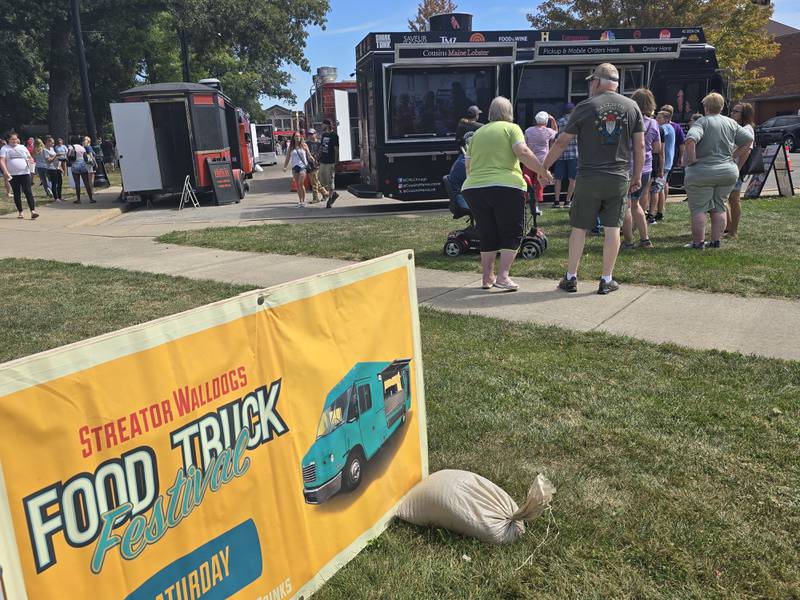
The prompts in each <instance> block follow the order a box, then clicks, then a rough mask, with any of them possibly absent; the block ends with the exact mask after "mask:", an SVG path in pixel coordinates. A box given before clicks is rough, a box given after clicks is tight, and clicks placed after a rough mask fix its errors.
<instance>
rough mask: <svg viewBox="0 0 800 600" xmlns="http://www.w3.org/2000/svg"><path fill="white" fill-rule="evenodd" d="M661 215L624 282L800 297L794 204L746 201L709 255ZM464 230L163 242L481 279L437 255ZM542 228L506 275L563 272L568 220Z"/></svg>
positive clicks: (387, 223)
mask: <svg viewBox="0 0 800 600" xmlns="http://www.w3.org/2000/svg"><path fill="white" fill-rule="evenodd" d="M667 209H668V210H667V216H666V220H665V221H663V222H662V223H660V224H658V225H654V226H653V227H652V228H651V238H652V239H653V242H654V243H655V246H656V247H655V248H654V249H652V250H631V251H621V254H620V257H619V260H618V262H617V268H616V271H615V278H616V279H618V280H619V281H620V282H623V283H642V284H649V285H662V286H669V287H680V288H689V289H698V290H706V291H709V292H728V293H732V294H739V295H744V296H751V295H763V296H777V297H787V298H800V286H798V283H797V282H798V281H800V253H798V248H800V197H795V198H792V199H782V200H746V201H744V216H743V219H742V225H741V227H740V235H739V239H738V240H735V241H730V242H724V243H723V246H724V247H723V248H722V249H721V250H714V251H712V250H709V251H705V252H698V251H690V250H687V249H685V248H684V247H683V245H684V244H685V243H687V242H689V241H691V240H690V238H689V233H688V232H689V210H688V207H687V205H686V204H685V203H678V204H669V205H668V207H667ZM462 222H463V221H454V220H453V219H452V218H450V215H449V214H448V215H442V214H439V215H429V216H421V217H418V218H399V217H381V218H358V219H341V220H334V219H325V220H320V221H312V222H303V223H300V224H292V225H259V226H255V227H245V228H239V227H232V228H212V229H204V230H197V231H181V232H173V233H169V234H167V235H164V236H162V237H161V238H160V241H162V242H169V243H175V244H186V245H193V246H206V247H214V248H223V249H226V250H250V251H255V252H275V253H279V254H305V255H310V256H322V257H330V258H343V259H352V260H364V259H368V258H374V257H376V256H381V255H383V254H387V253H389V252H393V251H395V250H399V249H401V248H413V249H414V251H415V252H416V261H417V265H418V266H420V267H429V268H432V269H447V270H453V271H472V272H477V271H479V264H478V258H477V256H475V255H467V256H462V257H459V258H447V257H445V256H443V255H442V247H443V245H444V242H445V240H446V237H447V232H448V231H450V230H451V229H456V228H458V227H461V225H460V223H462ZM540 225H541V226H542V227H543V228H544V230H545V232H546V233H547V236H548V238H549V240H550V248H549V249H548V251H547V252H546V253H545V254H544V256H543V257H542V258H540V259H538V260H534V261H523V260H518V261H517V262H516V263H515V265H514V268H513V271H512V274H513V275H519V276H528V277H548V278H552V279H554V280H555V279H558V278H560V277H561V276H562V275H563V274H564V270H565V268H566V256H567V239H568V235H569V225H568V214H567V211H565V210H547V209H545V214H544V216H543V217H542V219H541V221H540ZM601 257H602V238H596V237H590V239H589V240H588V242H587V245H586V252H585V255H584V258H583V261H582V264H581V272H580V274H581V276H582V277H583V278H591V279H595V278H597V277H599V276H600V271H601Z"/></svg>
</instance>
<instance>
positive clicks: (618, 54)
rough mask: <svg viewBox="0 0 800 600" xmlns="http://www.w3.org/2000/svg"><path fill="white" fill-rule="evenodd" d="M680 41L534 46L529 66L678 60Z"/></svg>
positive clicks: (599, 41) (675, 39) (543, 43)
mask: <svg viewBox="0 0 800 600" xmlns="http://www.w3.org/2000/svg"><path fill="white" fill-rule="evenodd" d="M682 43H683V40H682V39H681V38H662V39H658V40H642V39H638V40H637V39H631V40H607V41H606V40H582V41H574V42H573V41H556V42H541V41H540V42H536V43H535V44H534V54H533V62H535V63H537V64H539V63H542V64H544V63H547V64H551V63H565V62H569V63H576V62H590V63H597V62H602V61H620V60H625V61H643V60H658V59H665V58H678V57H679V56H680V54H681V45H682Z"/></svg>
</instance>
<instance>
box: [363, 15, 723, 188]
mask: <svg viewBox="0 0 800 600" xmlns="http://www.w3.org/2000/svg"><path fill="white" fill-rule="evenodd" d="M471 21H472V18H471V16H470V15H464V14H452V15H437V16H436V17H433V18H432V19H431V23H430V28H431V31H425V32H415V33H413V32H412V33H410V32H403V33H370V34H369V35H367V36H366V37H365V38H364V39H363V40H362V41H361V43H360V44H359V45H358V47H357V48H356V74H357V83H358V99H359V111H360V129H361V143H362V148H361V160H362V170H361V182H362V183H361V184H360V185H356V186H351V187H350V191H351V192H353V193H354V194H355V195H357V196H362V197H376V196H380V195H385V196H389V197H391V198H396V199H398V200H429V199H435V198H446V197H447V196H446V193H445V191H444V188H443V186H442V177H443V176H444V175H446V174H447V173H448V172H449V170H450V166H451V165H452V163H453V161H454V160H455V157H456V156H457V155H458V152H459V148H458V145H457V144H456V141H455V130H456V126H457V125H458V121H459V119H460V118H461V117H462V116H463V115H464V112H465V111H466V109H467V107H469V106H471V105H477V106H478V107H480V109H481V110H482V111H483V112H484V114H483V115H482V118H481V121H483V122H485V120H486V117H487V113H488V109H489V104H490V103H491V101H492V99H493V98H494V97H495V96H505V97H507V98H509V99H511V101H512V102H513V104H514V117H515V120H516V122H517V123H518V124H519V125H520V127H522V128H523V129H525V128H526V127H529V126H530V125H531V124H532V122H533V117H534V115H535V114H536V113H537V112H539V111H540V110H546V111H548V112H550V113H551V114H553V115H554V116H556V117H559V116H561V115H562V114H563V106H564V104H565V103H566V102H573V103H578V102H580V101H581V100H583V99H585V98H587V97H588V95H589V89H588V82H586V80H585V79H586V76H587V75H588V74H589V73H590V72H591V69H592V68H593V67H594V66H596V65H598V64H600V63H602V62H611V63H614V64H615V65H616V66H617V67H618V68H619V70H620V77H621V81H620V93H622V94H626V95H630V94H631V93H632V92H633V91H634V90H635V89H636V88H639V87H642V86H646V87H649V88H650V89H651V90H652V91H653V93H654V94H655V97H656V101H657V102H658V104H659V105H662V104H672V105H673V106H674V107H675V111H676V112H675V118H676V120H678V121H680V122H681V123H684V124H685V123H686V122H688V120H689V117H690V116H691V114H692V113H694V112H696V111H698V110H700V109H701V105H700V100H701V99H702V98H703V96H705V94H706V93H708V92H711V91H718V92H721V93H723V95H725V96H727V94H726V93H725V89H724V81H723V78H722V76H721V74H720V71H719V69H718V65H717V60H716V54H715V50H714V48H713V47H712V46H710V45H708V44H707V43H706V40H705V34H704V32H703V30H702V29H701V28H699V27H664V28H649V29H609V30H573V31H539V30H532V29H524V30H515V31H472V28H471Z"/></svg>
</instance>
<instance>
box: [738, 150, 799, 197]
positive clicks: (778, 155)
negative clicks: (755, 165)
mask: <svg viewBox="0 0 800 600" xmlns="http://www.w3.org/2000/svg"><path fill="white" fill-rule="evenodd" d="M762 157H763V159H764V172H763V173H759V174H757V175H753V177H752V178H751V179H750V183H749V184H748V185H747V191H745V193H744V197H745V198H758V197H759V196H760V195H761V192H762V191H763V189H764V184H765V183H766V182H767V178H768V177H769V174H770V173H771V172H772V173H775V181H776V183H777V184H778V195H779V196H794V182H793V181H792V169H791V165H792V163H791V160H790V159H789V155H788V154H787V152H786V146H784V145H783V144H770V145H769V146H767V147H766V148H764V150H763V152H762Z"/></svg>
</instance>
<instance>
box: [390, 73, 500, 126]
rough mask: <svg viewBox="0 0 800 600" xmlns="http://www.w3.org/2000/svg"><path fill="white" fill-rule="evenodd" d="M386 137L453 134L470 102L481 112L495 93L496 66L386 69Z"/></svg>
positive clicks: (487, 106)
mask: <svg viewBox="0 0 800 600" xmlns="http://www.w3.org/2000/svg"><path fill="white" fill-rule="evenodd" d="M386 76H387V80H386V83H387V94H386V97H387V104H388V106H387V125H388V127H387V131H388V136H387V137H388V139H391V140H409V139H421V138H443V137H445V138H446V137H453V136H454V135H455V131H456V127H457V126H458V121H459V120H460V119H461V118H462V117H463V116H464V114H465V113H466V111H467V108H469V107H470V106H472V105H473V104H475V105H477V106H478V107H480V109H481V110H482V111H483V112H484V114H483V115H482V116H483V119H481V120H483V121H485V119H486V113H488V111H489V104H490V103H491V101H492V98H494V95H495V81H496V76H497V71H496V68H495V67H458V68H453V67H447V68H441V67H440V68H436V67H431V68H396V67H393V68H390V69H387V72H386Z"/></svg>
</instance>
